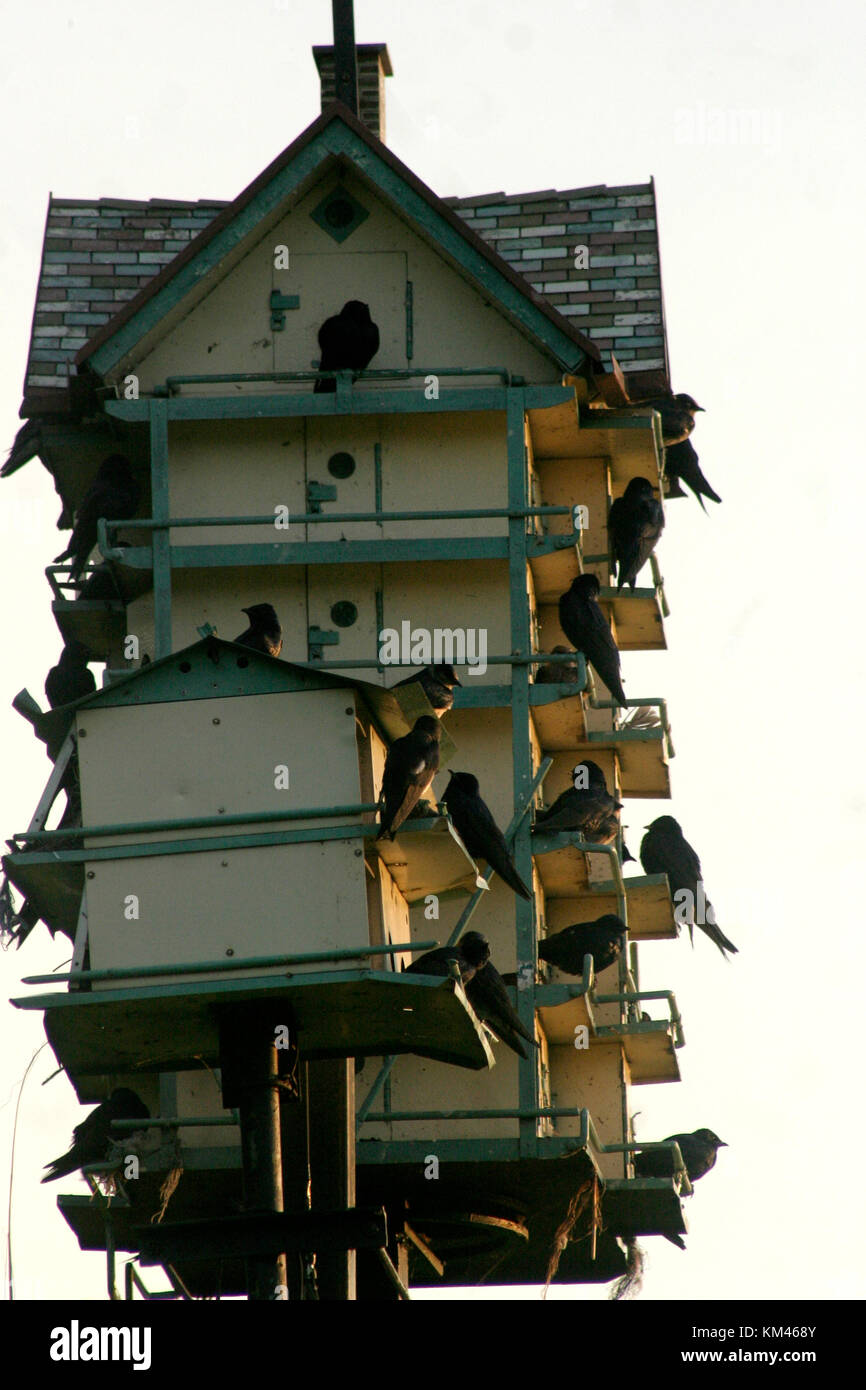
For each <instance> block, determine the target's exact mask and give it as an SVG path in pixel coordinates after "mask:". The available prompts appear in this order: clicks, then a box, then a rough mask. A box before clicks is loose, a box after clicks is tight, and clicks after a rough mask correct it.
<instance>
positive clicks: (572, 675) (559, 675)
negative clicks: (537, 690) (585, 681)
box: [535, 646, 580, 685]
mask: <svg viewBox="0 0 866 1390" xmlns="http://www.w3.org/2000/svg"><path fill="white" fill-rule="evenodd" d="M570 651H571V648H570V647H562V646H560V647H554V649H553V652H552V655H553V656H565V655H566V653H568V652H570ZM573 655H575V656H576V655H577V653H576V652H575V653H573ZM579 682H580V666H579V664H578V662H576V661H563V662H562V663H560V662H555V663H551V664H550V665H548V666H539V668H538V671H537V672H536V676H535V684H536V685H577V684H579Z"/></svg>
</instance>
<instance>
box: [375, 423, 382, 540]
mask: <svg viewBox="0 0 866 1390" xmlns="http://www.w3.org/2000/svg"><path fill="white" fill-rule="evenodd" d="M373 510H374V512H375V516H374V517H373V520H374V521H378V522H379V525H380V526H381V525H382V522H381V521H380V516H381V513H382V445H381V443H379V442H378V441H377V442H376V443H375V444H374V445H373Z"/></svg>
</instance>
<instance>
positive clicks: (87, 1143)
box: [42, 1086, 150, 1182]
mask: <svg viewBox="0 0 866 1390" xmlns="http://www.w3.org/2000/svg"><path fill="white" fill-rule="evenodd" d="M149 1119H150V1111H149V1110H148V1108H147V1106H146V1105H145V1103H144V1101H143V1100H142V1099H141V1097H140V1096H138V1095H136V1093H135V1091H130V1090H129V1089H128V1087H126V1086H121V1087H119V1088H118V1089H117V1090H115V1091H112V1093H111V1096H110V1098H109V1099H108V1100H106V1101H103V1103H102V1105H98V1106H97V1107H96V1109H95V1110H94V1111H92V1112H91V1114H89V1115H88V1116H87V1119H86V1120H82V1122H81V1124H80V1125H76V1126H75V1128H74V1129H73V1131H72V1147H71V1149H69V1151H68V1153H65V1154H62V1155H61V1156H60V1158H55V1159H54V1160H53V1161H52V1162H51V1163H46V1165H45V1167H46V1168H47V1169H48V1170H49V1171H48V1172H47V1173H46V1175H45V1177H44V1178H43V1179H42V1181H43V1182H54V1180H55V1178H62V1177H65V1176H66V1174H67V1173H74V1172H75V1170H76V1168H84V1167H86V1165H87V1164H89V1163H100V1162H102V1161H103V1160H105V1161H107V1160H108V1159H109V1158H110V1156H111V1151H112V1147H113V1145H114V1143H116V1142H118V1141H119V1142H120V1143H122V1142H123V1138H124V1137H125V1136H123V1135H122V1134H121V1133H120V1131H118V1132H117V1134H114V1135H113V1134H112V1130H111V1122H112V1120H149Z"/></svg>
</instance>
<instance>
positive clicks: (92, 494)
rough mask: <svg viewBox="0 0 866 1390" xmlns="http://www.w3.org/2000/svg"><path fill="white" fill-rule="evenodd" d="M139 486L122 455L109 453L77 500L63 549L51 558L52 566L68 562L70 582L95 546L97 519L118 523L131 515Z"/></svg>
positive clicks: (83, 565)
mask: <svg viewBox="0 0 866 1390" xmlns="http://www.w3.org/2000/svg"><path fill="white" fill-rule="evenodd" d="M140 495H141V485H140V484H139V483H138V481H137V480H136V479H135V478H134V477H133V475H132V464H131V463H130V461H129V459H128V458H127V457H126V456H125V455H124V454H110V455H109V457H108V458H106V459H103V461H102V463H101V464H100V465H99V468H98V470H97V473H96V477H95V478H94V480H93V482H92V483H91V484H90V487H89V488H88V489H87V491H86V492H85V494H84V496H83V497H82V499H81V504H80V506H79V508H78V511H77V512H76V514H75V525H74V527H73V528H72V535H71V536H70V538H69V544H68V545H67V547H66V549H65V550H64V551H62V552H61V553H60V554H59V555H58V556H56V557H55V560H54V563H55V564H59V563H60V562H61V561H62V560H67V559H70V558H71V560H72V564H71V565H70V567H69V568H70V571H71V574H72V578H73V579H76V580H77V579H78V578H79V577H80V575H81V572H82V570H83V569H84V567H85V565H86V564H87V560H88V556H89V555H90V552H91V550H92V549H93V547H94V546H95V545H96V529H97V522H98V521H99V518H100V517H105V518H106V519H107V520H109V521H112V520H114V521H120V520H121V519H122V518H124V517H127V516H131V514H132V513H133V512H134V511H135V509H136V507H137V506H138V499H139V497H140Z"/></svg>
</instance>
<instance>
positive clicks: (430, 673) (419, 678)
mask: <svg viewBox="0 0 866 1390" xmlns="http://www.w3.org/2000/svg"><path fill="white" fill-rule="evenodd" d="M416 683H417V684H418V685H420V687H421V689H422V690H423V691H424V694H425V695H426V696H427V699H428V700H429V701H430V704H431V705H432V706H433V708H434V709H450V708H451V706H452V705H453V704H454V687H455V685H462V684H463V682H462V681H461V680H459V679H458V676H457V672H456V671H455V670H454V667H453V666H425V667H424V668H423V670H421V671H416V672H413V674H412V675H411V676H406V678H405V679H404V680H401V681H397V682H395V685H394V686H392V689H396V686H398V685H415V684H416Z"/></svg>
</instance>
